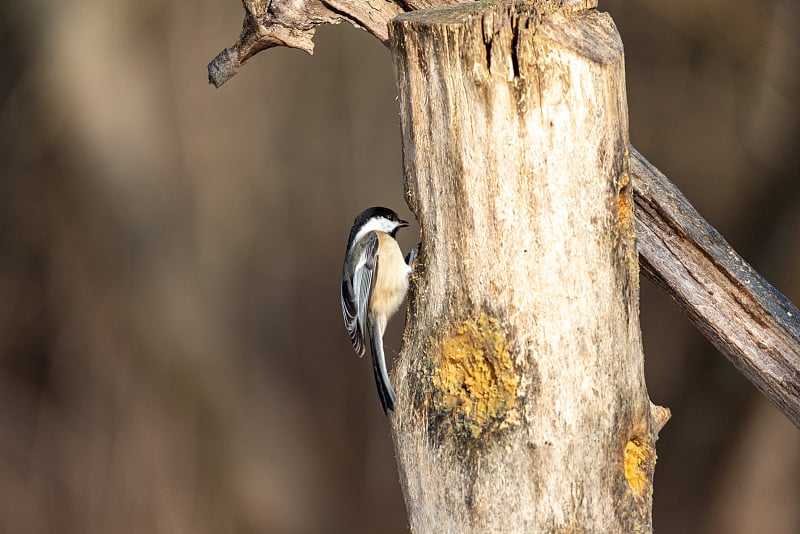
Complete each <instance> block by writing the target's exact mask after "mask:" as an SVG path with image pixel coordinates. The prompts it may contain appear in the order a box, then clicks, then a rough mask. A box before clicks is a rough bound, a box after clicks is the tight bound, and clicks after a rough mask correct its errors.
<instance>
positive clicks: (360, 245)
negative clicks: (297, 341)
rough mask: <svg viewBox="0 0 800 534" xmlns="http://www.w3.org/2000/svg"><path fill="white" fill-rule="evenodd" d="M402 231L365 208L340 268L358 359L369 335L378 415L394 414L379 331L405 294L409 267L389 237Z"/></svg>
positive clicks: (396, 221) (384, 214)
mask: <svg viewBox="0 0 800 534" xmlns="http://www.w3.org/2000/svg"><path fill="white" fill-rule="evenodd" d="M404 226H408V223H407V222H406V221H403V220H401V219H400V218H399V217H398V216H397V213H395V212H394V211H392V210H390V209H388V208H381V207H375V208H368V209H366V210H364V211H362V212H361V214H360V215H359V216H358V217H356V220H355V222H353V228H352V229H351V230H350V238H349V239H348V241H347V251H346V252H345V256H344V268H343V269H342V295H341V296H342V315H344V324H345V326H346V327H347V332H348V333H349V334H350V341H351V342H352V343H353V348H355V349H356V352H357V353H358V355H359V356H363V355H364V345H365V341H366V339H367V334H369V340H370V348H371V352H372V367H373V370H374V371H375V383H376V385H377V386H378V395H379V396H380V399H381V406H383V411H384V413H388V410H392V411H394V390H393V389H392V384H391V383H390V382H389V374H388V373H387V372H386V359H385V358H384V355H383V332H384V331H385V330H386V323H387V322H388V321H389V318H390V317H391V316H392V315H393V314H394V312H396V311H397V308H399V307H400V304H401V303H402V302H403V298H404V297H405V296H406V291H408V275H409V273H410V272H411V267H410V265H411V264H412V261H413V255H410V258H409V262H408V263H406V261H405V260H404V259H403V253H402V252H400V246H399V245H398V244H397V241H395V234H396V233H397V230H399V229H400V228H402V227H404Z"/></svg>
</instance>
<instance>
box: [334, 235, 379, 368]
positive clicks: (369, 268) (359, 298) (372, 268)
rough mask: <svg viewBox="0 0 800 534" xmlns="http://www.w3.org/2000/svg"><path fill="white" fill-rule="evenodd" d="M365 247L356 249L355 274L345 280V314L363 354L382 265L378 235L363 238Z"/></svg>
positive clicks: (349, 328) (356, 346)
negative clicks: (380, 264)
mask: <svg viewBox="0 0 800 534" xmlns="http://www.w3.org/2000/svg"><path fill="white" fill-rule="evenodd" d="M362 241H363V242H364V245H363V246H359V247H358V248H357V249H356V250H354V251H353V253H354V254H357V255H358V256H357V261H356V267H355V269H354V270H353V273H352V276H345V277H344V279H343V280H342V295H341V297H342V315H343V316H344V324H345V326H346V327H347V333H348V334H350V342H351V343H352V344H353V348H354V349H355V350H356V352H357V353H358V355H359V356H363V355H364V347H365V346H366V340H367V314H368V312H369V310H368V307H369V299H370V296H371V295H372V286H373V282H374V277H375V272H376V271H377V267H378V234H376V233H375V232H371V233H370V234H369V235H367V236H365V237H364V238H362Z"/></svg>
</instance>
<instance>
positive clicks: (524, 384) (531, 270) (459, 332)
mask: <svg viewBox="0 0 800 534" xmlns="http://www.w3.org/2000/svg"><path fill="white" fill-rule="evenodd" d="M390 37H391V44H392V52H393V57H394V59H395V71H396V75H397V84H398V88H399V95H400V110H401V111H400V115H401V123H402V131H403V160H404V168H405V169H404V170H405V173H404V174H405V177H406V192H407V193H406V194H407V200H408V203H409V205H410V206H411V208H412V210H413V211H414V213H415V215H416V217H417V219H418V221H419V223H420V226H421V229H422V237H423V241H422V248H421V250H420V256H419V258H420V262H421V265H420V266H418V267H417V268H416V270H415V272H414V276H413V284H412V285H413V290H412V293H411V295H410V298H409V311H408V316H407V322H406V332H405V336H404V344H403V348H402V350H401V354H400V356H399V358H398V361H397V362H396V367H395V369H396V371H395V376H394V383H395V386H396V390H397V393H398V402H397V410H396V412H395V413H394V415H393V416H392V417H391V426H392V435H393V439H394V442H395V450H396V452H397V461H398V465H399V469H400V473H401V482H402V487H403V490H404V494H405V498H406V504H407V508H408V512H409V520H410V524H411V528H412V531H413V532H417V533H428V532H437V533H441V532H451V533H459V534H461V533H469V532H475V533H485V532H504V533H508V532H527V533H530V532H649V531H650V530H651V491H652V485H651V484H652V475H653V469H654V465H655V450H654V443H655V440H656V437H657V431H658V429H659V428H660V427H661V426H663V423H664V422H665V421H666V418H667V417H668V411H666V410H665V409H661V408H657V407H651V403H650V401H649V399H648V396H647V391H646V388H645V383H644V374H643V355H642V348H641V339H640V330H639V319H638V312H639V307H638V296H639V285H638V267H637V255H636V249H635V245H634V238H633V201H632V198H631V189H630V186H629V163H628V155H627V146H628V133H627V126H628V118H627V107H626V106H627V104H626V97H625V76H624V66H623V54H622V43H621V42H620V39H619V35H618V34H617V31H616V28H615V27H614V24H613V22H612V21H611V19H610V17H609V16H608V15H606V14H602V13H598V12H596V11H593V10H592V11H579V12H578V11H576V12H572V11H567V10H563V11H556V10H554V6H553V5H552V4H543V5H540V6H533V5H519V4H517V5H515V6H511V5H510V4H504V5H501V4H495V5H491V4H473V5H461V6H456V7H450V8H442V9H436V10H426V11H424V12H415V13H408V14H405V15H401V16H400V17H398V18H397V19H395V21H393V22H392V24H391V25H390Z"/></svg>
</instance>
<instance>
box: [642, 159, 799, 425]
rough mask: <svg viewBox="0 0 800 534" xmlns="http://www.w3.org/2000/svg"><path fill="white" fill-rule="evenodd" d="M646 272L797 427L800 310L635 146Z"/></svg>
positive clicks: (643, 263)
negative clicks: (726, 239) (706, 219)
mask: <svg viewBox="0 0 800 534" xmlns="http://www.w3.org/2000/svg"><path fill="white" fill-rule="evenodd" d="M631 168H632V171H633V186H634V201H635V203H636V209H635V217H636V239H637V245H638V247H639V254H640V259H641V265H642V269H643V272H644V274H645V275H646V276H647V277H648V278H650V279H651V280H652V281H653V282H655V284H656V285H658V286H659V287H660V288H661V289H663V290H664V291H665V292H667V294H669V295H670V296H671V297H672V298H673V300H675V302H677V303H678V305H679V306H680V307H681V309H682V310H683V311H684V313H685V314H686V315H687V316H688V317H689V319H690V320H691V321H692V323H694V325H695V326H696V327H697V328H698V329H699V330H700V331H701V332H702V333H703V335H704V336H706V338H708V340H709V341H711V343H713V344H714V346H715V347H716V348H717V349H718V350H719V351H720V352H721V353H722V354H724V355H725V356H726V357H727V358H728V359H729V360H730V361H731V363H733V365H735V366H736V368H737V369H739V371H740V372H741V373H742V374H744V375H745V377H747V379H748V380H750V382H752V383H753V384H754V385H755V386H756V387H757V388H758V389H760V390H761V392H762V393H764V395H766V396H767V398H769V400H770V401H772V403H773V404H774V405H775V406H776V407H777V408H778V409H779V410H780V411H781V412H783V413H784V415H786V417H788V418H789V420H791V421H792V422H793V423H794V424H795V426H798V427H800V312H799V311H798V310H797V308H796V307H794V305H793V304H792V303H791V302H789V300H788V299H787V298H786V297H785V296H783V295H782V294H781V293H780V292H779V291H778V290H777V289H775V288H774V287H772V286H771V285H770V284H769V282H767V281H766V280H765V279H764V278H763V277H762V276H761V275H760V274H758V272H756V271H755V270H754V269H753V268H752V267H751V266H750V265H749V264H748V263H747V262H746V261H745V260H744V259H743V258H742V257H741V256H740V255H739V254H737V253H736V251H735V250H733V248H731V246H730V245H729V244H728V243H727V241H725V239H724V238H723V237H722V236H721V235H720V234H719V232H717V231H716V230H715V229H714V228H713V227H712V226H711V225H710V224H708V223H707V222H706V221H705V220H704V219H703V218H702V217H701V216H700V214H699V213H697V211H695V209H694V208H693V207H692V205H691V204H689V201H688V200H686V197H684V196H683V194H681V192H680V191H679V190H678V188H677V187H675V185H674V184H673V183H671V182H670V181H669V180H668V179H667V178H666V176H664V175H663V174H662V173H661V172H660V171H659V170H658V169H656V168H655V167H653V165H652V164H650V162H649V161H647V160H646V159H645V158H644V156H642V155H641V154H639V152H637V151H636V150H635V149H633V148H632V149H631Z"/></svg>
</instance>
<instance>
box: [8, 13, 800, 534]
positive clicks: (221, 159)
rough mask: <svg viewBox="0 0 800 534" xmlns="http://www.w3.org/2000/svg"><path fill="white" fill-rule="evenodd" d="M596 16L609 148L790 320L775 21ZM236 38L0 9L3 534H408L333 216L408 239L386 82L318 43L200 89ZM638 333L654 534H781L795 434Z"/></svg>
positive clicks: (694, 360)
mask: <svg viewBox="0 0 800 534" xmlns="http://www.w3.org/2000/svg"><path fill="white" fill-rule="evenodd" d="M601 7H602V8H604V9H606V10H609V11H611V13H612V15H613V16H614V17H615V20H616V22H617V24H618V26H619V29H620V32H621V34H622V37H623V40H624V42H625V45H626V54H627V72H628V92H629V105H630V118H631V138H632V140H633V143H634V144H635V145H636V146H637V147H638V148H639V149H640V150H641V151H642V153H644V154H645V155H646V156H647V157H648V158H649V159H650V160H651V161H652V162H653V163H655V164H656V165H657V166H658V167H659V168H660V169H661V170H662V171H664V172H665V173H666V174H667V175H668V176H670V177H671V178H672V179H673V180H674V181H675V182H676V183H677V184H678V185H679V187H681V188H682V190H683V191H684V192H685V193H686V195H687V196H688V197H689V199H690V200H691V201H692V202H693V203H694V204H695V206H696V207H697V208H698V209H699V211H700V212H701V213H702V214H704V215H705V217H706V218H707V219H708V220H709V221H710V222H711V223H712V224H714V225H715V226H716V227H717V228H718V229H719V230H720V231H721V232H722V233H723V234H724V235H725V236H726V237H727V239H728V240H729V241H730V242H731V243H732V244H733V245H734V247H735V248H737V249H738V250H739V251H740V252H741V253H742V254H743V255H744V256H745V257H746V258H747V259H748V260H749V261H751V262H752V263H753V265H754V266H755V267H756V268H757V269H758V270H759V271H760V272H761V273H762V274H764V275H765V276H766V277H767V278H768V279H769V280H770V281H771V282H772V283H773V284H774V285H775V286H776V287H778V288H779V289H780V290H781V291H783V292H784V293H785V294H786V295H787V296H788V297H789V298H790V299H791V300H792V301H794V302H795V303H800V248H799V247H798V242H799V241H800V182H799V181H798V178H799V174H800V165H799V161H798V160H799V156H798V141H800V128H799V126H800V100H798V98H797V97H798V95H800V74H799V73H800V8H799V7H798V3H797V2H795V1H794V0H768V1H761V0H745V1H740V2H725V3H723V2H718V1H713V0H700V1H697V0H678V1H671V2H666V1H664V0H644V1H642V2H637V3H632V2H622V1H621V0H615V1H608V2H601ZM241 17H242V11H241V7H240V4H239V2H238V1H236V0H226V1H224V2H220V1H218V0H215V1H194V2H188V1H185V0H181V1H173V2H164V1H158V0H139V1H136V2H134V1H132V0H107V1H106V2H88V1H81V0H64V1H62V2H51V3H47V2H24V1H21V0H6V1H5V2H3V3H2V4H0V45H1V46H0V66H1V67H2V76H0V97H1V99H0V123H1V124H2V128H1V129H0V165H2V174H0V532H3V533H55V532H60V533H142V532H157V533H177V532H181V533H183V532H197V533H233V532H236V533H249V532H253V533H255V532H259V533H273V532H274V533H316V532H348V533H351V532H352V533H373V532H386V533H389V532H405V531H406V529H407V526H406V521H405V519H404V514H405V511H404V507H403V502H402V497H401V494H400V488H399V485H398V482H397V474H396V470H395V464H394V457H393V451H392V447H391V441H390V437H389V432H388V426H387V423H386V420H385V419H384V417H383V414H382V413H381V410H380V406H379V403H378V400H377V397H376V394H375V391H374V384H373V379H372V371H371V369H370V365H369V363H368V361H365V360H358V359H357V358H356V357H355V356H354V355H353V353H352V350H351V348H350V346H349V344H348V341H347V336H346V334H345V332H344V328H343V326H342V321H341V316H340V314H341V312H340V308H339V302H338V283H339V275H340V262H341V259H342V256H343V253H344V250H343V249H344V245H345V240H346V236H347V232H348V230H349V227H350V224H351V222H352V220H353V218H354V217H355V215H356V214H357V213H358V211H359V210H360V209H362V208H364V207H366V206H369V205H375V204H383V205H388V206H393V207H396V208H398V209H400V210H401V211H402V214H403V215H406V216H409V213H408V211H407V209H406V207H405V205H404V203H403V197H402V182H401V167H400V134H399V124H398V123H399V117H398V112H397V104H396V101H395V88H394V80H393V74H392V70H391V61H390V56H389V53H388V51H387V50H386V49H384V48H383V47H382V46H381V45H380V44H379V43H378V42H377V41H375V40H373V39H372V38H370V37H368V36H367V35H365V34H362V33H360V32H358V31H356V30H354V29H353V28H350V27H345V26H340V27H334V28H324V29H322V30H321V31H320V32H319V34H318V36H317V39H316V43H317V53H316V55H315V56H314V57H309V56H307V55H305V54H303V53H301V52H298V51H292V50H272V51H269V52H267V53H262V54H260V55H259V56H257V57H255V58H254V59H253V60H251V61H250V63H249V64H248V65H247V66H246V67H245V68H244V69H243V70H242V72H241V73H240V74H239V75H238V76H237V77H236V78H234V79H233V80H231V81H230V82H229V83H228V84H227V85H226V86H224V87H223V88H222V89H221V90H219V91H217V90H214V89H213V88H211V87H210V86H208V85H206V79H205V78H206V73H205V66H206V63H207V62H208V60H210V59H211V58H212V57H213V56H214V55H215V54H216V53H217V52H218V51H219V50H221V49H222V48H223V47H225V46H227V45H228V44H230V43H231V42H232V41H233V40H234V38H235V37H236V36H237V35H238V32H239V29H240V27H241ZM415 231H416V230H412V231H409V232H405V234H404V235H401V237H402V238H403V239H402V245H403V247H404V248H406V249H407V248H408V247H410V246H411V245H412V244H413V243H414V242H416V236H415V235H414V232H415ZM396 323H402V319H400V320H398V321H396ZM642 328H643V331H644V343H645V354H646V370H647V375H648V385H649V390H650V394H651V397H652V399H653V400H654V401H655V402H657V403H659V404H662V405H665V406H669V407H670V408H671V409H672V412H673V420H672V421H671V422H670V423H669V425H668V426H667V427H666V428H665V429H664V431H663V432H662V437H661V440H660V441H659V443H658V453H659V462H658V467H657V471H656V486H655V511H654V513H655V526H656V531H658V532H666V533H672V532H685V533H726V532H737V533H789V532H800V432H798V430H797V429H795V428H794V427H793V426H792V425H791V424H790V423H789V422H788V421H787V420H786V419H784V418H783V416H781V415H780V414H779V413H778V412H777V411H776V410H774V409H773V408H772V407H771V406H770V405H769V404H768V403H767V401H765V400H764V398H763V397H762V396H761V395H760V394H759V393H758V392H757V391H756V390H755V389H754V388H753V387H751V386H750V385H749V384H748V383H747V382H746V381H745V380H744V379H743V378H742V377H741V376H740V375H739V374H738V373H737V372H736V370H735V369H734V368H733V367H732V366H731V365H730V364H729V363H728V362H727V361H726V360H725V359H724V358H723V357H722V356H720V355H719V354H718V353H716V352H715V351H714V349H713V348H712V347H710V346H709V344H708V343H706V342H705V341H704V340H703V339H702V338H701V337H699V335H698V334H697V333H696V332H695V330H694V329H693V328H692V327H691V326H690V325H689V324H688V322H687V321H686V320H685V319H684V318H683V317H682V316H681V315H680V314H679V312H678V310H677V308H676V307H675V306H674V305H673V304H672V303H671V302H670V301H669V300H668V299H667V298H665V297H664V296H663V295H662V294H660V293H659V292H658V291H657V290H655V289H654V288H653V287H652V286H651V285H649V284H648V283H647V282H646V281H643V287H642ZM400 330H401V324H394V325H393V327H392V336H391V337H390V340H389V342H388V345H389V350H390V351H391V352H393V353H396V351H397V348H398V333H399V332H400Z"/></svg>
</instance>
